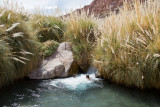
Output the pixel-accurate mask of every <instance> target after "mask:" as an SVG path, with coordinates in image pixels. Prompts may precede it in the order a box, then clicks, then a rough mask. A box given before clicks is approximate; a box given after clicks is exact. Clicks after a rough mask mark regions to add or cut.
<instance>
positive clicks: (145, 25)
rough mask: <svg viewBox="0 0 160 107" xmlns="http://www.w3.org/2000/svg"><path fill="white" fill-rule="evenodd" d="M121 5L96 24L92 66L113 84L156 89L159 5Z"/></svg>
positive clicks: (159, 67)
mask: <svg viewBox="0 0 160 107" xmlns="http://www.w3.org/2000/svg"><path fill="white" fill-rule="evenodd" d="M153 1H154V2H151V0H147V2H146V3H144V4H140V2H138V0H135V3H134V5H132V6H129V5H124V9H123V10H121V11H120V13H119V14H117V15H111V16H109V17H106V18H105V19H104V20H103V22H100V23H101V24H100V26H99V29H100V31H101V37H100V38H98V39H97V46H96V49H95V52H94V57H93V60H94V61H93V62H94V65H95V66H96V68H98V70H99V72H100V74H101V75H102V76H103V77H104V78H106V79H108V80H110V81H112V82H115V83H117V84H123V85H125V86H136V87H139V88H160V82H159V81H160V8H159V6H160V1H158V0H153Z"/></svg>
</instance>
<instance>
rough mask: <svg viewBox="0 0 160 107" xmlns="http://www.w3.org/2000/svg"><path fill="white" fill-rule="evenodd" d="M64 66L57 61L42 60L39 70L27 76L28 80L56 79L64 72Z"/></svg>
mask: <svg viewBox="0 0 160 107" xmlns="http://www.w3.org/2000/svg"><path fill="white" fill-rule="evenodd" d="M64 70H65V67H64V65H63V64H62V63H61V62H60V61H59V60H58V59H54V60H51V61H46V60H44V61H43V62H42V65H41V67H40V68H38V69H37V70H35V71H34V72H32V73H31V74H29V78H30V79H51V78H55V77H58V76H59V75H61V74H62V72H64Z"/></svg>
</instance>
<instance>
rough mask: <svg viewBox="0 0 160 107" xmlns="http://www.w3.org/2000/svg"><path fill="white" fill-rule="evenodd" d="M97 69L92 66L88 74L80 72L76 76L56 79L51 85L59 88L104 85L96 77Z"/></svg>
mask: <svg viewBox="0 0 160 107" xmlns="http://www.w3.org/2000/svg"><path fill="white" fill-rule="evenodd" d="M96 72H97V70H96V69H95V68H93V67H90V68H89V70H88V72H87V74H79V75H76V77H75V78H74V77H70V78H63V79H54V80H53V81H51V82H50V85H52V86H54V87H57V88H67V89H69V90H87V89H88V88H91V87H102V84H99V82H95V81H99V80H100V79H98V78H96V77H95V73H96ZM86 75H89V77H90V80H89V79H87V78H86Z"/></svg>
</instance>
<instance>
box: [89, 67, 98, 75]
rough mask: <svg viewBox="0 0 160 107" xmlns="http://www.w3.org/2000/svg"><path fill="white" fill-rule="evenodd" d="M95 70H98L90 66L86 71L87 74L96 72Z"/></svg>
mask: <svg viewBox="0 0 160 107" xmlns="http://www.w3.org/2000/svg"><path fill="white" fill-rule="evenodd" d="M97 72H98V70H97V69H96V68H95V67H93V66H90V67H89V69H88V71H87V74H96V73H97Z"/></svg>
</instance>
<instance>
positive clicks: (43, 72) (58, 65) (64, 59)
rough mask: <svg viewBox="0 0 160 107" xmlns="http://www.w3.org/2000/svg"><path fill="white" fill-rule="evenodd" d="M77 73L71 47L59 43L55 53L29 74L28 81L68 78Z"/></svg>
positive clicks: (67, 44)
mask: <svg viewBox="0 0 160 107" xmlns="http://www.w3.org/2000/svg"><path fill="white" fill-rule="evenodd" d="M77 72H78V69H77V65H76V64H75V63H74V60H73V53H72V50H71V45H70V44H69V43H68V42H64V43H61V44H60V45H59V47H58V48H57V50H56V51H55V53H54V54H53V55H52V56H51V57H48V58H46V59H44V60H43V61H42V64H41V66H40V67H39V68H38V69H36V70H35V71H33V72H32V73H31V74H29V78H30V79H52V78H56V77H68V76H71V75H73V74H76V73H77Z"/></svg>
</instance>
